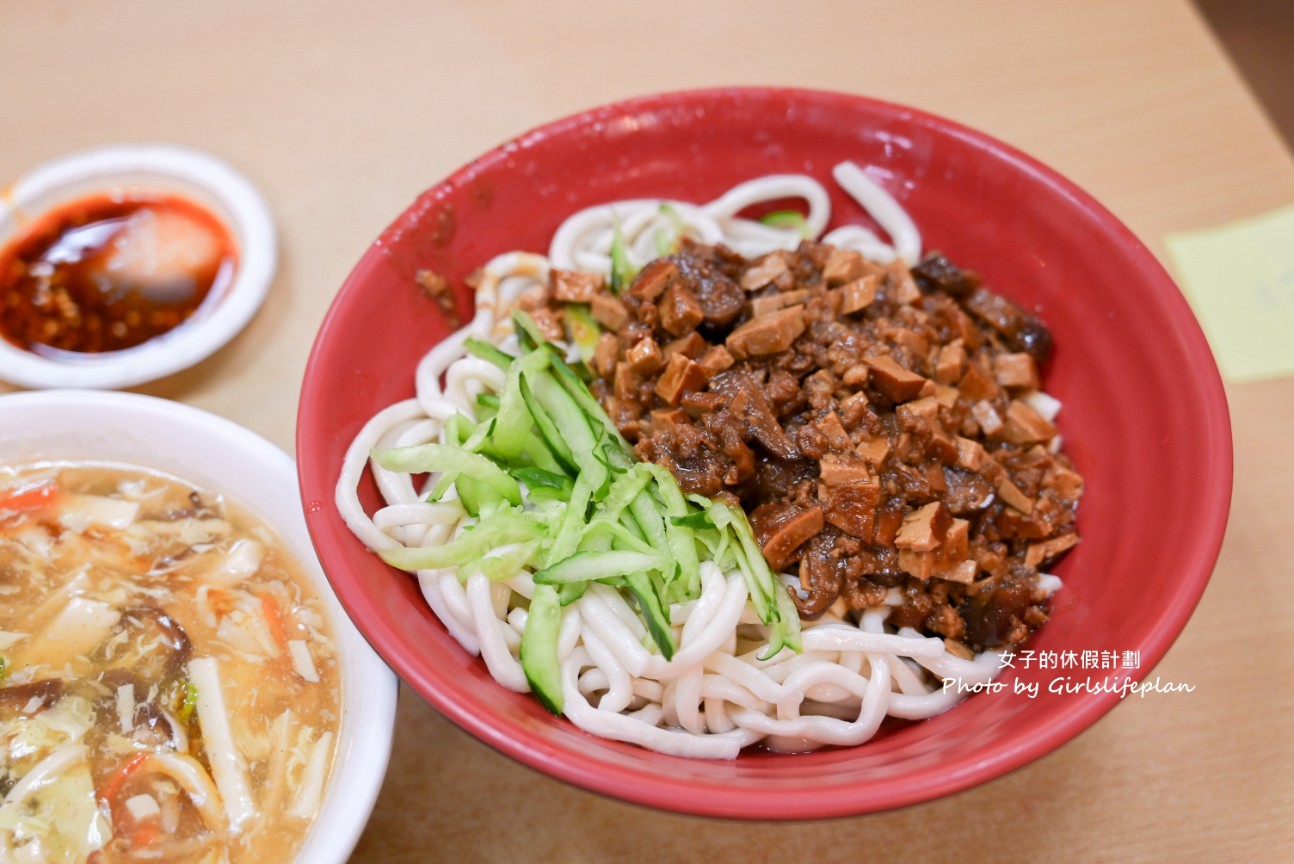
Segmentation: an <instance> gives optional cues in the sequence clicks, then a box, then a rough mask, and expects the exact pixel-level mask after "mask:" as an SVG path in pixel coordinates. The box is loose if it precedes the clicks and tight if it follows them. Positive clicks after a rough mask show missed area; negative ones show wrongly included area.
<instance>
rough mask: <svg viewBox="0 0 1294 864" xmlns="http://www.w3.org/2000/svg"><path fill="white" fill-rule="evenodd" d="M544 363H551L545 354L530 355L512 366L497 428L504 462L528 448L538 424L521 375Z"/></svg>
mask: <svg viewBox="0 0 1294 864" xmlns="http://www.w3.org/2000/svg"><path fill="white" fill-rule="evenodd" d="M541 362H547V360H546V358H544V357H543V356H542V355H541V356H540V357H539V358H536V359H532V358H530V357H529V356H527V357H525V358H523V359H521V360H518V361H517V362H515V363H513V364H511V365H510V366H508V370H507V375H506V376H505V378H504V381H503V392H501V393H500V394H499V413H498V415H497V416H496V418H495V419H496V421H497V422H496V423H495V425H494V439H493V444H494V452H496V453H498V454H499V458H501V459H504V460H513V459H516V458H517V456H518V455H520V453H521V450H522V448H524V447H525V446H526V440H527V438H528V437H529V435H530V430H531V428H533V427H534V425H535V424H534V420H533V419H532V418H531V416H530V409H529V408H527V407H526V400H525V399H524V398H523V397H522V395H521V375H522V373H523V372H524V371H525V370H527V369H529V368H530V367H531V366H537V365H539V364H540V363H541Z"/></svg>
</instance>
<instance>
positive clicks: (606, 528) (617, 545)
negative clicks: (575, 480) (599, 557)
mask: <svg viewBox="0 0 1294 864" xmlns="http://www.w3.org/2000/svg"><path fill="white" fill-rule="evenodd" d="M579 548H580V551H581V552H608V551H610V550H612V549H617V550H621V551H629V552H641V553H643V554H645V555H656V556H659V555H660V553H659V552H658V551H656V550H655V549H653V548H651V547H650V546H648V545H647V544H646V543H645V542H644V541H643V539H642V537H640V536H639V535H638V534H635V533H634V532H633V531H631V530H629V528H627V527H626V526H625V525H624V523H622V522H620V521H619V520H611V519H607V518H606V517H605V516H598V517H597V518H595V519H591V520H589V524H588V525H587V526H585V528H584V536H583V537H581V538H580V546H579Z"/></svg>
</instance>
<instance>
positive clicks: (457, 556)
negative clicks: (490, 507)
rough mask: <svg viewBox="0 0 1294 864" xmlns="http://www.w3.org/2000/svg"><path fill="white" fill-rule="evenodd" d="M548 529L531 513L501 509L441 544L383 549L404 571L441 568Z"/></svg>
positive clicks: (386, 558) (384, 556) (388, 560)
mask: <svg viewBox="0 0 1294 864" xmlns="http://www.w3.org/2000/svg"><path fill="white" fill-rule="evenodd" d="M548 530H549V529H548V528H547V527H546V526H545V525H544V524H543V522H542V521H541V520H540V519H539V518H537V514H531V513H528V512H524V511H521V510H516V509H512V508H509V509H506V510H499V511H498V512H496V513H494V514H492V515H491V516H490V517H489V518H487V519H482V520H481V521H480V522H479V523H477V524H476V525H474V526H472V528H471V529H470V530H467V531H464V532H463V533H462V534H460V535H459V536H457V537H455V538H454V539H453V540H450V541H449V542H448V543H443V544H441V545H438V546H416V547H412V548H410V547H405V546H396V547H394V548H391V549H381V550H379V551H378V555H380V556H381V557H382V560H383V561H385V562H386V563H388V564H390V565H391V566H393V567H399V568H400V569H401V570H438V569H441V568H444V567H461V566H462V565H464V564H467V563H468V562H470V561H472V560H473V559H476V558H481V557H483V556H484V555H485V554H486V553H487V552H489V551H490V550H491V549H495V548H497V547H499V546H504V545H507V544H510V543H527V542H529V541H531V540H542V539H543V538H544V537H545V536H546V535H547V534H548Z"/></svg>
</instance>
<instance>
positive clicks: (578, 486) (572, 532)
mask: <svg viewBox="0 0 1294 864" xmlns="http://www.w3.org/2000/svg"><path fill="white" fill-rule="evenodd" d="M590 482H591V480H590V478H589V472H588V471H582V472H580V476H578V477H576V478H575V485H574V487H573V488H572V489H571V498H570V500H569V501H568V502H567V503H566V509H565V510H564V511H563V513H562V517H561V521H560V522H559V523H558V526H557V535H556V536H555V537H553V541H552V543H551V544H550V545H549V547H548V556H547V558H546V559H545V562H544V566H545V567H548V566H551V565H552V564H554V563H556V562H558V561H561V560H562V559H564V558H566V557H567V556H569V555H570V554H571V553H573V552H574V551H575V550H576V549H577V548H578V547H579V543H580V537H581V536H582V534H583V531H584V526H585V525H586V524H587V522H588V509H589V499H590V498H591V497H592V493H593V490H592V489H590V488H589V483H590Z"/></svg>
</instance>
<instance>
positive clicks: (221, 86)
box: [0, 0, 1294, 864]
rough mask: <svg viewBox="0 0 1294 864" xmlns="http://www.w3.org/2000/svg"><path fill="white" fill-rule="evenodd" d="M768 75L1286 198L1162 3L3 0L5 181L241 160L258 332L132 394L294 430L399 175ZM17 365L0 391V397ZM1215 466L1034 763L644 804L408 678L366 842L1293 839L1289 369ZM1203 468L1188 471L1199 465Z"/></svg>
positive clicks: (1265, 144)
mask: <svg viewBox="0 0 1294 864" xmlns="http://www.w3.org/2000/svg"><path fill="white" fill-rule="evenodd" d="M735 83H747V84H784V85H803V86H812V87H820V88H825V89H833V90H842V91H850V92H856V93H863V94H868V95H873V96H878V97H882V98H886V99H889V100H893V101H897V102H905V103H909V104H912V105H915V106H917V107H920V108H923V109H926V110H930V111H933V112H936V113H939V114H943V115H945V116H949V117H952V118H954V119H957V120H959V121H962V122H964V123H967V124H970V125H972V126H975V127H977V128H980V129H983V130H985V131H987V132H989V133H991V134H993V135H995V136H997V137H999V138H1002V139H1004V140H1006V141H1008V142H1010V143H1012V144H1014V145H1015V146H1017V147H1019V148H1021V149H1023V150H1025V151H1026V152H1029V153H1030V154H1032V155H1034V156H1036V157H1038V158H1040V159H1042V160H1043V161H1044V162H1047V163H1049V164H1050V165H1052V166H1053V167H1055V168H1057V169H1058V170H1060V171H1061V172H1062V173H1064V174H1066V175H1067V176H1069V177H1070V178H1072V179H1073V180H1075V181H1076V182H1078V183H1079V184H1080V185H1082V186H1083V187H1085V188H1086V189H1088V190H1089V191H1090V192H1092V193H1093V194H1094V195H1096V197H1097V198H1099V199H1100V200H1102V201H1103V202H1105V203H1106V204H1107V206H1109V207H1110V208H1111V209H1112V210H1113V211H1114V212H1115V213H1116V214H1118V215H1119V216H1120V217H1121V218H1122V219H1124V220H1125V221H1126V222H1127V223H1128V225H1129V226H1130V227H1131V228H1132V229H1133V230H1134V231H1135V232H1136V233H1137V234H1138V235H1140V236H1141V237H1142V238H1143V239H1144V240H1145V241H1146V242H1147V244H1148V245H1149V246H1150V247H1151V248H1152V249H1153V250H1155V252H1156V253H1157V254H1162V250H1163V246H1162V238H1163V236H1164V234H1165V233H1166V232H1170V231H1176V230H1183V229H1194V228H1202V227H1208V226H1212V225H1216V224H1220V223H1222V222H1225V221H1227V220H1231V219H1235V218H1239V217H1243V216H1248V215H1253V214H1256V213H1259V212H1263V211H1265V210H1267V209H1270V208H1273V207H1276V206H1278V205H1281V204H1285V203H1288V202H1290V201H1294V163H1292V162H1291V158H1290V154H1289V153H1288V151H1286V150H1285V149H1284V148H1283V146H1282V144H1281V143H1280V141H1279V139H1278V138H1277V136H1276V135H1275V134H1274V133H1273V130H1272V127H1271V125H1270V123H1269V122H1268V121H1267V119H1266V118H1265V117H1264V116H1263V115H1262V113H1261V110H1260V109H1259V107H1258V106H1257V104H1256V103H1255V101H1254V99H1253V98H1252V97H1251V95H1250V94H1249V93H1248V92H1247V91H1246V90H1245V89H1244V87H1243V85H1242V84H1241V83H1240V81H1239V79H1238V78H1237V77H1236V74H1235V73H1234V71H1233V69H1232V68H1231V66H1230V65H1229V64H1228V63H1227V61H1226V60H1225V58H1224V57H1223V55H1222V54H1221V52H1220V49H1219V48H1218V46H1217V44H1216V43H1215V42H1214V40H1213V38H1212V37H1211V35H1210V34H1209V33H1208V31H1207V30H1206V28H1205V27H1204V25H1203V24H1202V23H1201V21H1200V20H1199V19H1198V17H1197V16H1196V14H1195V13H1194V11H1193V10H1192V8H1191V7H1190V6H1189V5H1188V4H1187V3H1186V2H1184V0H1138V2H1124V0H1099V2H1082V0H1073V2H1063V3H1062V2H1054V3H1037V2H1031V0H992V2H980V3H973V4H972V3H956V2H952V0H947V2H908V3H895V2H824V3H819V4H806V3H786V2H767V0H755V2H743V3H737V2H721V3H718V2H716V3H705V4H702V3H697V2H674V0H657V2H654V3H651V4H634V5H633V6H628V5H626V6H624V8H621V7H620V5H619V4H615V5H613V4H601V3H593V2H569V0H550V2H547V3H543V4H538V3H526V2H521V0H483V2H466V0H458V2H439V3H418V2H413V0H403V2H385V3H368V4H358V3H347V2H341V0H315V2H305V0H300V2H295V3H275V4H271V3H263V2H257V0H223V2H221V3H213V4H176V3H171V2H162V0H157V2H142V0H140V2H136V0H117V2H113V3H93V4H90V3H83V2H76V0H43V2H39V3H36V2H8V3H5V4H4V6H3V9H0V105H3V106H4V125H3V131H0V178H12V177H15V176H17V175H18V174H20V173H21V172H23V171H24V170H26V169H28V168H30V167H32V166H34V165H35V164H37V163H39V162H41V161H43V160H45V159H48V158H51V157H53V156H57V155H59V154H62V153H65V152H68V151H72V150H76V149H80V148H83V147H88V146H93V145H98V144H102V143H109V142H118V141H142V140H164V141H172V142H177V143H182V144H189V145H194V146H198V147H203V148H206V149H209V150H211V151H213V152H215V153H217V154H219V155H221V156H223V157H224V158H226V159H228V160H229V161H231V162H232V163H234V164H235V165H237V166H238V167H240V168H241V169H242V170H244V171H245V172H246V173H248V174H249V175H250V176H251V177H252V178H253V179H254V180H255V182H256V183H257V184H259V185H260V186H261V188H262V190H263V191H264V193H265V194H266V196H267V198H268V199H269V201H270V203H271V206H272V207H273V209H274V211H275V214H276V216H277V219H278V223H279V226H280V229H281V255H282V266H281V270H280V272H279V276H278V278H277V280H276V282H275V285H274V289H273V293H272V295H271V297H270V299H269V301H268V302H267V304H266V306H265V308H264V309H263V311H262V312H261V313H260V315H259V316H258V317H257V318H256V320H255V321H254V322H253V323H252V325H251V326H250V327H249V328H248V329H247V330H246V331H245V332H244V333H243V334H242V335H241V336H240V337H239V338H237V339H236V340H235V341H234V342H233V343H232V344H231V345H230V346H228V347H227V348H225V349H224V350H222V351H221V352H219V353H218V354H217V355H216V356H215V357H213V358H212V359H211V360H209V361H208V362H206V363H203V364H202V365H200V366H199V367H197V368H195V369H192V370H189V371H187V372H183V373H180V374H177V375H174V376H172V377H170V378H168V379H166V380H163V381H160V382H156V383H153V384H149V385H146V386H143V387H140V388H137V389H139V390H140V391H142V392H146V393H151V394H154V395H160V396H165V397H169V398H173V399H178V400H182V401H185V402H188V403H191V404H194V405H197V406H199V407H202V408H205V409H208V410H212V411H215V412H217V413H220V414H223V415H225V416H228V417H230V418H232V419H234V420H236V421H238V422H240V423H242V424H244V425H246V426H248V427H250V428H251V429H253V430H255V431H257V432H259V433H261V434H262V435H265V436H266V437H268V438H270V439H271V440H272V441H274V442H276V443H278V444H279V445H281V446H283V447H284V448H285V449H288V450H291V449H292V446H293V434H294V424H295V418H296V395H297V390H298V387H299V382H300V377H301V374H302V371H303V369H304V365H305V361H306V357H307V355H308V352H309V348H310V344H311V341H312V338H313V335H314V333H315V331H316V329H317V328H318V326H319V323H320V321H321V320H322V317H323V315H324V313H325V311H326V309H327V307H328V304H329V302H330V301H331V299H332V296H333V293H334V292H335V290H336V289H337V287H338V286H339V285H340V284H341V281H342V280H343V279H344V277H345V276H346V274H347V272H348V271H349V269H350V267H351V266H352V265H353V264H354V262H355V261H356V260H357V259H358V258H359V256H360V255H361V253H362V252H363V250H364V249H365V247H366V246H367V245H368V244H369V243H370V242H371V241H372V239H373V238H374V237H375V236H376V235H377V234H378V232H379V231H380V230H381V229H382V228H383V227H384V226H385V225H386V223H387V222H388V221H389V220H391V219H392V218H393V217H394V216H395V215H396V214H397V213H398V212H399V211H400V210H401V209H402V208H403V207H404V206H405V205H406V204H407V203H409V202H410V201H411V200H412V199H413V197H414V196H415V195H416V193H417V192H418V191H420V190H421V189H423V188H424V187H426V186H428V185H430V184H431V183H433V182H435V181H436V180H437V179H439V178H440V177H442V176H444V175H445V174H447V173H448V172H449V171H451V170H452V169H454V168H455V167H457V166H458V165H460V164H461V163H463V162H464V161H466V160H467V159H469V158H471V157H472V156H473V155H475V154H477V153H478V152H481V151H483V150H485V149H487V148H489V147H491V146H493V145H495V144H497V143H499V142H501V141H503V140H505V139H506V138H508V137H511V136H513V135H515V134H516V133H518V132H521V131H523V130H525V129H527V128H529V127H532V126H534V125H537V124H539V123H542V122H545V121H547V120H550V119H553V118H555V117H558V116H561V115H564V114H567V113H570V112H572V111H575V110H578V109H580V108H584V107H589V106H591V105H595V104H599V103H602V102H607V101H612V100H615V99H619V98H623V97H626V96H632V95H640V94H645V93H649V92H654V91H660V90H667V89H675V88H687V87H696V86H705V85H714V84H735ZM8 389H12V388H7V387H4V386H3V385H0V392H5V391H6V390H8ZM1229 395H1230V399H1231V411H1232V418H1233V421H1234V426H1235V443H1236V485H1235V500H1234V505H1233V508H1232V518H1231V527H1230V530H1229V532H1228V534H1227V539H1226V542H1225V545H1224V548H1223V551H1222V556H1221V560H1220V562H1219V564H1218V567H1217V570H1216V573H1215V576H1214V578H1213V581H1212V583H1211V586H1210V588H1209V590H1208V592H1207V594H1206V595H1205V597H1204V599H1203V602H1202V603H1201V604H1200V607H1199V609H1198V611H1197V613H1196V615H1195V617H1194V618H1193V619H1192V621H1191V623H1190V625H1189V626H1188V628H1187V629H1186V632H1185V633H1184V634H1183V636H1182V637H1181V639H1180V640H1179V642H1178V643H1177V645H1176V646H1175V647H1174V649H1173V650H1172V651H1171V652H1170V654H1169V655H1168V657H1167V658H1166V659H1165V660H1164V661H1163V663H1162V664H1161V665H1160V666H1159V668H1158V669H1156V670H1155V673H1154V674H1157V675H1159V676H1161V677H1162V678H1163V679H1164V680H1166V681H1180V682H1185V683H1189V684H1191V685H1193V686H1194V687H1195V691H1194V692H1193V693H1189V694H1173V695H1151V696H1148V697H1146V698H1145V699H1138V698H1136V697H1133V698H1132V699H1131V700H1129V701H1128V702H1127V703H1126V704H1123V705H1121V706H1119V707H1118V708H1117V709H1116V710H1114V711H1113V712H1112V713H1111V714H1110V715H1108V716H1107V717H1106V718H1104V719H1103V720H1101V721H1100V722H1099V723H1098V724H1096V726H1095V727H1093V728H1092V729H1091V730H1089V731H1088V732H1086V733H1085V734H1083V735H1082V736H1080V737H1079V738H1078V739H1076V740H1075V741H1073V742H1071V743H1070V744H1068V745H1066V746H1064V747H1063V748H1061V749H1060V750H1059V751H1057V752H1055V753H1053V754H1052V755H1050V756H1048V757H1046V758H1044V759H1042V760H1040V761H1038V762H1036V763H1034V764H1032V765H1030V766H1028V767H1026V768H1024V769H1022V770H1020V771H1017V772H1016V773H1014V774H1012V775H1010V776H1007V777H1005V778H1002V779H1000V780H998V781H995V782H993V783H990V784H988V785H987V786H984V787H982V788H979V789H976V790H972V791H970V792H966V793H963V794H960V795H957V796H954V797H952V798H949V799H946V800H942V801H937V802H933V803H930V804H926V805H923V806H919V807H914V808H910V809H907V810H903V811H900V812H895V813H888V814H882V815H876V816H868V817H859V818H854V819H845V820H838V821H834V822H830V823H823V824H809V825H774V824H755V825H745V824H736V823H724V822H713V821H702V820H697V819H690V818H685V817H681V816H675V815H669V814H663V813H656V812H652V811H648V810H644V809H640V808H636V807H631V806H628V805H624V804H620V803H617V802H614V801H609V800H605V799H602V798H598V797H596V796H594V795H591V794H588V793H585V792H583V791H580V790H577V789H574V788H571V787H568V786H565V785H562V784H560V783H557V782H555V781H552V780H549V779H547V778H545V777H542V776H540V775H538V774H535V773H533V772H531V771H530V770H528V769H525V768H522V767H520V766H518V765H516V764H514V763H512V762H511V761H509V760H507V759H505V758H503V757H501V756H499V755H498V754H496V753H494V752H493V751H491V750H489V749H488V748H486V747H485V746H483V745H481V744H479V743H477V742H476V741H475V740H474V739H471V738H469V737H468V736H467V735H465V734H463V733H462V732H460V731H458V730H457V729H456V728H455V727H453V726H451V725H450V724H449V723H448V722H446V721H445V720H444V719H443V718H441V717H440V716H438V715H437V714H436V713H435V712H434V711H433V710H432V709H430V708H429V707H427V706H426V705H425V704H424V703H422V702H421V701H420V700H419V699H418V698H417V697H416V696H414V695H413V694H412V693H410V692H405V693H404V694H402V699H401V706H400V712H399V721H398V726H397V737H396V742H395V752H394V754H393V758H392V769H391V772H390V774H389V776H388V780H387V783H386V786H385V788H384V791H383V793H382V796H381V798H380V800H379V802H378V806H377V809H376V812H375V813H374V816H373V819H372V822H371V824H370V828H369V830H368V832H367V833H366V834H365V836H364V838H363V839H362V841H361V843H360V846H359V848H358V849H357V851H356V853H355V856H354V861H355V862H357V864H358V862H366V864H367V862H414V861H418V862H422V861H567V862H585V861H588V862H594V861H607V860H625V861H639V860H640V861H653V862H656V861H683V860H689V861H690V860H711V861H719V860H779V859H780V860H805V861H813V862H815V864H825V862H833V861H854V860H859V859H861V858H863V857H864V856H867V857H871V856H885V857H886V858H887V859H891V860H893V859H897V858H898V857H899V856H900V855H905V856H906V857H907V858H908V859H909V860H913V859H914V858H920V859H922V860H947V861H952V860H956V861H975V860H995V861H1001V862H1013V861H1021V862H1024V861H1041V860H1054V861H1112V860H1146V861H1184V860H1243V858H1244V857H1254V858H1257V859H1259V860H1279V859H1287V858H1289V857H1290V856H1291V855H1294V778H1292V777H1291V774H1292V772H1294V737H1291V736H1290V734H1289V728H1290V727H1289V719H1288V718H1289V717H1290V716H1291V714H1294V695H1292V694H1294V689H1292V688H1291V684H1290V682H1292V681H1294V660H1292V659H1291V655H1290V654H1289V653H1287V652H1284V651H1281V650H1279V649H1280V648H1282V647H1283V646H1285V645H1288V644H1289V642H1290V640H1291V638H1294V625H1292V624H1291V623H1290V622H1291V620H1292V619H1294V599H1292V598H1294V592H1291V591H1290V590H1289V589H1288V587H1286V583H1287V580H1288V579H1289V578H1290V577H1291V575H1294V573H1291V567H1290V565H1289V562H1288V559H1287V558H1285V548H1286V547H1285V538H1286V537H1287V536H1288V535H1289V532H1290V527H1291V524H1292V523H1294V499H1291V497H1290V494H1289V491H1288V490H1289V487H1290V484H1291V483H1294V451H1292V450H1291V446H1290V443H1289V441H1290V438H1289V433H1288V431H1287V430H1289V429H1290V428H1291V424H1292V423H1294V380H1291V379H1284V380H1276V381H1267V382H1258V383H1250V384H1245V385H1243V386H1240V385H1237V386H1232V387H1231V388H1230V391H1229ZM1201 470H1207V466H1201Z"/></svg>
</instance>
